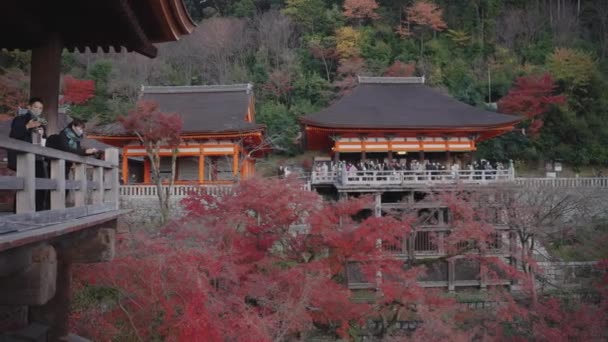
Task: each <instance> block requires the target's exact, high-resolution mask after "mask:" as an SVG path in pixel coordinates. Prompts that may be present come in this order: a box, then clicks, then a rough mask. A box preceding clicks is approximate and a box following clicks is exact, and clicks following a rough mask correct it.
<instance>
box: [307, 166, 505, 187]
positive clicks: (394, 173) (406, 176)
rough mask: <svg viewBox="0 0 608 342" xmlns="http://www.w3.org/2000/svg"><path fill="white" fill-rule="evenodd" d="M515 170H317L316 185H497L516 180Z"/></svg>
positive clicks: (313, 182) (313, 181)
mask: <svg viewBox="0 0 608 342" xmlns="http://www.w3.org/2000/svg"><path fill="white" fill-rule="evenodd" d="M514 176H515V172H514V170H513V169H512V168H510V169H506V170H458V171H449V170H434V171H431V170H420V171H410V170H391V171H346V170H339V171H327V172H323V171H321V172H318V171H313V172H312V175H311V182H312V184H336V185H345V186H349V185H350V186H352V185H366V186H386V185H415V184H453V183H478V184H484V183H493V182H506V181H512V180H513V179H514Z"/></svg>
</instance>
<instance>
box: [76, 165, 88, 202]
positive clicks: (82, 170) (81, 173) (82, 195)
mask: <svg viewBox="0 0 608 342" xmlns="http://www.w3.org/2000/svg"><path fill="white" fill-rule="evenodd" d="M74 179H75V180H77V181H80V188H79V189H78V190H76V191H74V206H75V207H83V206H85V205H86V204H87V164H84V163H78V164H76V166H75V167H74Z"/></svg>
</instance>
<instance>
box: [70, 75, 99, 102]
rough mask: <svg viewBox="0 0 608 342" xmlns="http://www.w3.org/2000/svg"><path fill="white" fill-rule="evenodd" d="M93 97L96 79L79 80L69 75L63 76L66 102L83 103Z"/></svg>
mask: <svg viewBox="0 0 608 342" xmlns="http://www.w3.org/2000/svg"><path fill="white" fill-rule="evenodd" d="M93 97H95V81H93V80H79V79H76V78H74V77H72V76H69V75H68V76H65V77H64V78H63V102H64V103H71V104H75V105H81V104H85V103H86V102H87V101H88V100H90V99H92V98H93Z"/></svg>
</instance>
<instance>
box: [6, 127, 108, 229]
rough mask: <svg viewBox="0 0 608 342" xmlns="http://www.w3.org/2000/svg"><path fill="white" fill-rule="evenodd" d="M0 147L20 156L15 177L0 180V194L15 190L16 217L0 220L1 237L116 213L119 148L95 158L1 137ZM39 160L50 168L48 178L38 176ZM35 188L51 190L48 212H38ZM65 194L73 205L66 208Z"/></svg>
mask: <svg viewBox="0 0 608 342" xmlns="http://www.w3.org/2000/svg"><path fill="white" fill-rule="evenodd" d="M0 148H4V149H7V150H13V151H16V152H18V154H17V170H16V175H15V176H2V177H0V190H12V191H15V192H16V202H15V213H14V214H8V215H3V216H0V233H7V232H11V231H18V230H21V229H29V228H31V227H39V226H43V225H49V224H53V223H60V222H66V221H69V220H72V219H76V218H80V217H84V216H89V215H94V214H100V213H104V212H108V211H113V210H118V209H119V201H118V195H119V193H118V191H119V181H118V150H117V149H114V148H110V149H107V150H106V151H105V160H99V159H94V158H90V157H81V156H78V155H76V154H72V153H67V152H63V151H59V150H55V149H51V148H45V147H42V146H39V145H34V144H30V143H26V142H23V141H20V140H15V139H10V138H6V137H1V138H0ZM37 159H38V160H39V161H40V160H41V159H44V160H45V161H46V162H47V163H49V164H50V177H49V178H36V162H37ZM66 162H71V163H72V165H73V168H74V179H70V180H66V172H65V170H66ZM89 169H92V171H93V172H92V180H89V179H88V178H87V171H88V170H89ZM36 190H48V191H50V209H49V210H43V211H38V212H37V211H36ZM66 190H69V191H71V192H72V194H73V199H74V201H73V202H74V205H73V207H69V208H68V207H67V205H66Z"/></svg>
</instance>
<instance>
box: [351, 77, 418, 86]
mask: <svg viewBox="0 0 608 342" xmlns="http://www.w3.org/2000/svg"><path fill="white" fill-rule="evenodd" d="M358 79H359V84H424V83H425V77H424V76H422V77H388V76H358Z"/></svg>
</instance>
